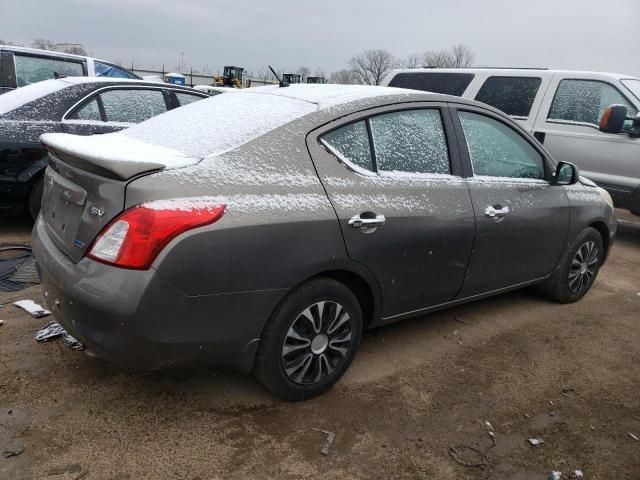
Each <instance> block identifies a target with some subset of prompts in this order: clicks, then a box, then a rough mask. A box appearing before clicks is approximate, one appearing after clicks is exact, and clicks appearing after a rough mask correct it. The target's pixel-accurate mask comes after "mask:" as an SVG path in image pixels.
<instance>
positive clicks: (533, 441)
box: [527, 438, 544, 447]
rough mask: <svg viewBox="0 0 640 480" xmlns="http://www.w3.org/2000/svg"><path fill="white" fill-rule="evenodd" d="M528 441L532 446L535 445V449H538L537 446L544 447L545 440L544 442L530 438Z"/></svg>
mask: <svg viewBox="0 0 640 480" xmlns="http://www.w3.org/2000/svg"><path fill="white" fill-rule="evenodd" d="M527 441H528V442H529V443H530V444H531V445H533V446H534V447H537V446H539V445H542V444H543V443H544V440H542V439H541V438H530V439H528V440H527Z"/></svg>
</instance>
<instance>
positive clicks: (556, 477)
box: [549, 470, 562, 480]
mask: <svg viewBox="0 0 640 480" xmlns="http://www.w3.org/2000/svg"><path fill="white" fill-rule="evenodd" d="M561 478H562V472H558V471H555V470H554V471H552V472H551V473H550V474H549V480H561Z"/></svg>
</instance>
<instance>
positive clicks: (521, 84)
mask: <svg viewBox="0 0 640 480" xmlns="http://www.w3.org/2000/svg"><path fill="white" fill-rule="evenodd" d="M384 84H385V85H389V86H392V87H401V88H412V89H417V90H423V91H430V92H435V93H446V94H449V95H457V96H461V97H464V98H470V99H475V100H477V101H480V102H483V103H486V104H489V105H491V106H493V107H495V108H498V109H500V110H502V111H503V112H505V113H507V114H508V115H511V116H512V117H513V118H514V119H515V120H517V121H518V123H520V124H521V125H522V126H523V127H524V128H525V129H527V130H528V131H529V132H531V133H533V135H534V136H535V137H536V138H537V139H538V140H539V141H540V142H541V143H543V144H544V146H545V148H546V149H547V150H548V151H549V152H550V153H551V154H552V155H553V156H554V158H555V159H556V160H560V161H567V162H572V163H575V164H576V165H578V167H580V168H581V170H582V173H583V174H584V175H585V176H586V177H588V178H589V179H591V180H593V181H594V182H596V183H597V184H598V185H600V186H602V187H603V188H605V189H607V191H608V192H609V193H610V194H611V196H612V197H613V200H614V202H615V205H616V206H617V207H621V208H625V209H628V210H630V211H631V212H632V213H635V214H636V215H640V116H638V111H639V110H640V80H638V79H637V78H634V77H632V76H631V75H620V74H615V73H598V72H577V71H563V70H543V69H488V68H484V69H483V68H469V69H437V68H434V69H425V68H418V69H404V70H395V71H394V72H393V73H391V74H390V75H389V76H388V77H387V78H386V79H385V82H384ZM611 105H617V106H621V107H624V108H625V109H626V112H620V110H619V109H618V112H617V113H618V115H616V116H615V117H616V118H611V120H618V122H617V123H618V125H605V124H604V123H603V122H602V120H603V117H604V113H605V111H606V109H607V107H609V106H611ZM620 120H621V121H620Z"/></svg>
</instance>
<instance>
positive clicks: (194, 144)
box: [109, 92, 318, 161]
mask: <svg viewBox="0 0 640 480" xmlns="http://www.w3.org/2000/svg"><path fill="white" fill-rule="evenodd" d="M317 108H318V106H317V105H315V104H313V103H309V102H305V101H302V100H297V99H291V98H285V97H280V96H275V95H268V94H266V95H265V94H255V93H251V92H238V93H237V94H235V95H227V94H224V95H216V96H215V97H213V98H208V99H206V100H202V101H200V102H195V103H192V104H190V105H186V106H184V107H180V108H177V109H175V110H172V111H170V112H167V113H165V114H163V115H159V116H157V117H154V118H151V119H149V120H147V121H146V122H143V123H140V124H139V125H135V126H133V127H131V128H129V129H127V130H125V131H123V132H121V133H117V134H113V135H109V136H110V137H112V138H111V140H113V141H115V140H116V137H117V136H124V137H127V138H130V139H134V140H139V141H141V142H144V143H148V144H152V145H154V146H159V147H164V148H169V149H172V150H176V151H178V152H180V153H181V154H182V155H184V156H185V157H189V158H203V157H206V156H208V155H217V154H220V153H223V152H225V151H228V150H231V149H233V148H236V147H239V146H240V145H243V144H245V143H247V142H249V141H251V140H253V139H255V138H257V137H259V136H261V135H264V134H265V133H267V132H269V131H270V130H273V129H275V128H277V127H280V126H282V125H284V124H285V123H289V122H291V121H292V120H295V119H296V118H300V117H302V116H304V115H307V114H308V113H311V112H314V111H315V110H317ZM141 161H144V159H141Z"/></svg>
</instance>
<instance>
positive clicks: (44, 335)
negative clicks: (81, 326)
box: [35, 321, 84, 350]
mask: <svg viewBox="0 0 640 480" xmlns="http://www.w3.org/2000/svg"><path fill="white" fill-rule="evenodd" d="M58 337H62V341H63V342H64V344H65V345H66V346H67V347H69V348H72V349H73V350H82V349H84V345H83V344H82V343H80V342H79V341H78V340H76V339H75V338H73V337H72V336H71V335H69V334H68V333H67V331H66V330H65V329H64V327H63V326H62V325H60V324H59V323H58V322H56V321H52V322H49V323H47V324H46V325H45V326H44V327H42V328H41V329H40V330H38V331H37V332H36V337H35V338H36V342H48V341H49V340H51V339H53V338H58Z"/></svg>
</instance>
